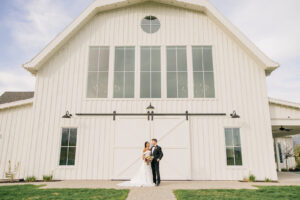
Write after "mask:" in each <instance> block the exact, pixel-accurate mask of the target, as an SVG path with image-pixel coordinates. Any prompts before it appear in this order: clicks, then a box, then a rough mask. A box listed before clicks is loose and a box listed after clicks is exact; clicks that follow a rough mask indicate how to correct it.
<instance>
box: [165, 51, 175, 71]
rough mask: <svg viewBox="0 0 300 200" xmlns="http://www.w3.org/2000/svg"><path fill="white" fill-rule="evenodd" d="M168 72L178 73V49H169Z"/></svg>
mask: <svg viewBox="0 0 300 200" xmlns="http://www.w3.org/2000/svg"><path fill="white" fill-rule="evenodd" d="M167 71H176V49H175V48H173V47H167Z"/></svg>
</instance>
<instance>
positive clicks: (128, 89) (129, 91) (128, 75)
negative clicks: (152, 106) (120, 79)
mask: <svg viewBox="0 0 300 200" xmlns="http://www.w3.org/2000/svg"><path fill="white" fill-rule="evenodd" d="M124 97H125V98H133V97H134V72H125V96H124Z"/></svg>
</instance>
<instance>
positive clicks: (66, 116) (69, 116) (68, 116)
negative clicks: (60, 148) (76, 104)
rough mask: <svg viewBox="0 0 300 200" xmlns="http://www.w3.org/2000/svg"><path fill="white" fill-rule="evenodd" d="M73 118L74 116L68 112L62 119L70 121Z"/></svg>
mask: <svg viewBox="0 0 300 200" xmlns="http://www.w3.org/2000/svg"><path fill="white" fill-rule="evenodd" d="M71 117H72V114H70V113H69V111H66V114H65V115H64V116H62V118H65V119H70V118H71Z"/></svg>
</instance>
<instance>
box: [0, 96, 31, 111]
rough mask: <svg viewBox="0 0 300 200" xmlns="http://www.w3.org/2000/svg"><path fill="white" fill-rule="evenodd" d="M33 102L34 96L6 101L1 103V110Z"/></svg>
mask: <svg viewBox="0 0 300 200" xmlns="http://www.w3.org/2000/svg"><path fill="white" fill-rule="evenodd" d="M32 103H33V98H31V99H25V100H20V101H14V102H10V103H4V104H0V110H4V109H8V108H13V107H18V106H24V105H28V104H32Z"/></svg>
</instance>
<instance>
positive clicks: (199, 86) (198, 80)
mask: <svg viewBox="0 0 300 200" xmlns="http://www.w3.org/2000/svg"><path fill="white" fill-rule="evenodd" d="M194 96H195V98H203V97H204V80H203V72H194Z"/></svg>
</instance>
